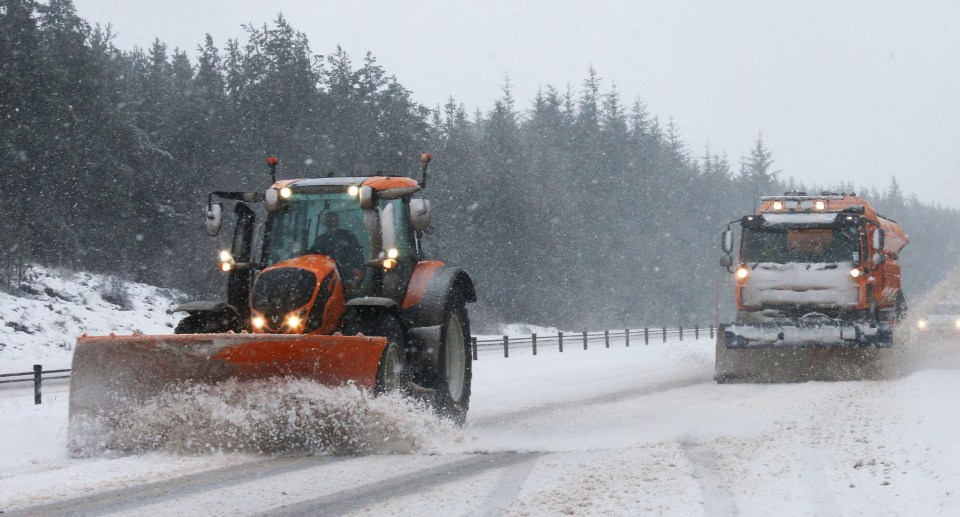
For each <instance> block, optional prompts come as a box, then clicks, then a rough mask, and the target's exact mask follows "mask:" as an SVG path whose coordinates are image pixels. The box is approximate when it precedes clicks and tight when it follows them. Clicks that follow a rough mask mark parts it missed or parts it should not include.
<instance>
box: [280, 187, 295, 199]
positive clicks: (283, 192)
mask: <svg viewBox="0 0 960 517" xmlns="http://www.w3.org/2000/svg"><path fill="white" fill-rule="evenodd" d="M292 195H293V191H292V190H290V187H283V188H282V189H280V197H282V198H283V199H289V198H290V196H292Z"/></svg>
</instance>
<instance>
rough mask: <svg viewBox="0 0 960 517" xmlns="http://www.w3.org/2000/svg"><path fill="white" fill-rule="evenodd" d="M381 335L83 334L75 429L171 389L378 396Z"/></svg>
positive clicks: (73, 405)
mask: <svg viewBox="0 0 960 517" xmlns="http://www.w3.org/2000/svg"><path fill="white" fill-rule="evenodd" d="M386 345H387V339H386V338H384V337H363V336H339V335H338V336H310V335H265V334H186V335H184V334H180V335H169V336H167V335H164V336H145V335H134V336H94V337H87V336H83V337H80V338H78V339H77V346H76V349H75V350H74V354H73V366H72V371H71V375H70V377H71V378H70V404H69V405H70V415H69V416H70V428H71V431H72V430H73V427H74V425H75V422H77V421H78V419H85V418H93V419H96V418H97V417H101V416H104V415H115V414H117V411H118V410H121V411H122V410H123V409H124V408H125V407H129V406H130V405H134V404H139V403H142V402H143V401H145V400H147V399H148V398H150V397H151V396H155V395H156V394H158V393H160V392H161V391H162V390H164V389H165V388H167V387H169V386H182V385H185V384H199V383H205V384H214V383H217V382H221V381H224V380H227V379H239V380H250V379H267V378H271V377H297V378H307V379H313V380H316V381H317V382H319V383H322V384H325V385H330V386H339V385H343V384H347V383H348V382H352V383H354V384H355V385H356V386H358V387H360V388H364V389H367V390H369V391H371V392H373V391H374V390H375V386H376V382H377V375H378V368H379V366H380V361H381V356H382V354H383V351H384V349H385V348H386Z"/></svg>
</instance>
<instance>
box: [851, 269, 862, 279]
mask: <svg viewBox="0 0 960 517" xmlns="http://www.w3.org/2000/svg"><path fill="white" fill-rule="evenodd" d="M860 274H861V271H860V270H859V269H857V268H853V269H851V270H850V277H851V278H860Z"/></svg>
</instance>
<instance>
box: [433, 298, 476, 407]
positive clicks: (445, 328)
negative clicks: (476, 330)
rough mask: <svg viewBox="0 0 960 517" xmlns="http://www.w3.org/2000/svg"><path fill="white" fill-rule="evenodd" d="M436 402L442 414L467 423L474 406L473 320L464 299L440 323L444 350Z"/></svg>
mask: <svg viewBox="0 0 960 517" xmlns="http://www.w3.org/2000/svg"><path fill="white" fill-rule="evenodd" d="M439 359H440V361H439V364H438V371H437V372H436V377H435V379H436V383H435V385H434V386H433V388H434V390H435V393H434V399H433V406H434V409H435V410H436V412H437V414H439V415H440V416H441V417H444V418H449V419H450V420H452V421H453V422H454V423H456V424H457V425H463V423H464V422H465V421H466V419H467V410H468V409H469V407H470V390H471V383H472V380H473V368H472V366H473V364H472V357H471V355H470V320H469V318H468V317H467V309H466V307H464V304H463V302H462V301H459V300H456V301H454V302H453V303H451V307H449V308H448V309H447V312H446V314H444V317H443V325H442V326H441V327H440V351H439Z"/></svg>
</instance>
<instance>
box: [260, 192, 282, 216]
mask: <svg viewBox="0 0 960 517" xmlns="http://www.w3.org/2000/svg"><path fill="white" fill-rule="evenodd" d="M263 205H264V206H265V207H266V208H267V211H268V212H273V211H274V210H276V209H277V208H278V207H279V206H280V191H278V190H277V189H275V188H268V189H267V193H266V194H264V196H263Z"/></svg>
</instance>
